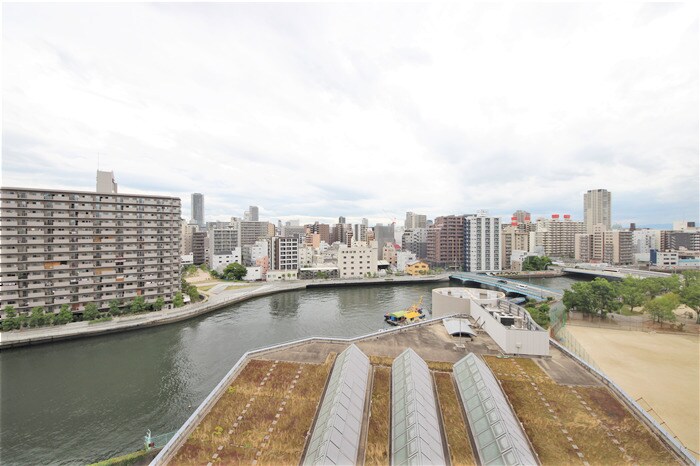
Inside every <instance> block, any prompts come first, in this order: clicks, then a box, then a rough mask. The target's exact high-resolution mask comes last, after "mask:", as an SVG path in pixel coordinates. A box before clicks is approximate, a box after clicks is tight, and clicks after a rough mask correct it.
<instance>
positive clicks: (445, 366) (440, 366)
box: [369, 356, 454, 372]
mask: <svg viewBox="0 0 700 466" xmlns="http://www.w3.org/2000/svg"><path fill="white" fill-rule="evenodd" d="M369 361H370V363H371V364H372V365H373V366H387V367H391V364H392V363H393V362H394V358H390V357H389V356H370V357H369ZM426 364H428V369H430V370H431V371H440V372H452V365H453V364H454V363H452V362H442V361H426Z"/></svg>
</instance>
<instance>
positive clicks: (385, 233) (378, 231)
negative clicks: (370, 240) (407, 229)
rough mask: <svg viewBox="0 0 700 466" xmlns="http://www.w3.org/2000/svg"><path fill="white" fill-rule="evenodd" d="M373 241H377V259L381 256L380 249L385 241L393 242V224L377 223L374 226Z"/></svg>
mask: <svg viewBox="0 0 700 466" xmlns="http://www.w3.org/2000/svg"><path fill="white" fill-rule="evenodd" d="M374 241H376V242H377V259H381V258H382V250H383V248H384V245H385V244H386V243H391V244H393V243H394V241H395V238H394V224H393V223H391V224H389V225H382V224H381V223H378V224H376V225H375V226H374Z"/></svg>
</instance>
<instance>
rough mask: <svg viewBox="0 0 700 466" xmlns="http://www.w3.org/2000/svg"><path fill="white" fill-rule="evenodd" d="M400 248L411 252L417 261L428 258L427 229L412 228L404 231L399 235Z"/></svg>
mask: <svg viewBox="0 0 700 466" xmlns="http://www.w3.org/2000/svg"><path fill="white" fill-rule="evenodd" d="M401 248H402V249H403V250H404V251H411V252H412V253H413V254H415V255H416V258H418V259H425V258H426V257H427V256H428V229H427V228H414V229H412V230H406V231H404V232H403V234H402V235H401Z"/></svg>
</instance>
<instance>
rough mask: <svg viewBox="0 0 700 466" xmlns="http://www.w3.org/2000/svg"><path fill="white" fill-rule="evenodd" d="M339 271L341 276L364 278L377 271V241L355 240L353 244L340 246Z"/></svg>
mask: <svg viewBox="0 0 700 466" xmlns="http://www.w3.org/2000/svg"><path fill="white" fill-rule="evenodd" d="M338 271H339V273H340V278H362V277H367V276H369V275H374V274H376V273H377V243H376V241H371V242H362V241H354V242H353V243H352V246H348V245H345V244H341V245H340V246H339V247H338Z"/></svg>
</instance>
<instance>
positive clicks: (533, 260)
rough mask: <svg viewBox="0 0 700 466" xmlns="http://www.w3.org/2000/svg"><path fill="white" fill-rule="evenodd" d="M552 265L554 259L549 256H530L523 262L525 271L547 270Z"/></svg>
mask: <svg viewBox="0 0 700 466" xmlns="http://www.w3.org/2000/svg"><path fill="white" fill-rule="evenodd" d="M550 265H552V259H550V258H549V257H547V256H542V257H540V256H529V257H526V258H525V260H524V261H523V271H525V272H532V271H538V270H547V267H548V266H550Z"/></svg>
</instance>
